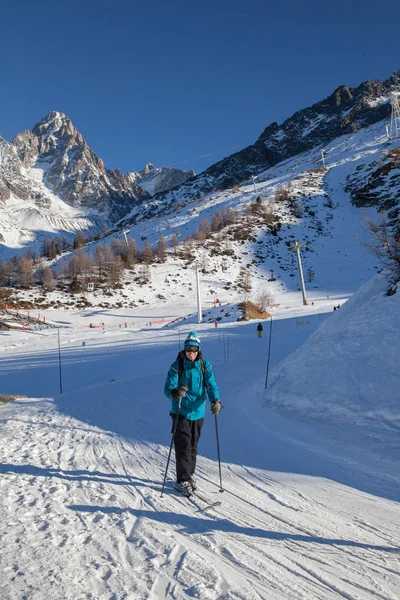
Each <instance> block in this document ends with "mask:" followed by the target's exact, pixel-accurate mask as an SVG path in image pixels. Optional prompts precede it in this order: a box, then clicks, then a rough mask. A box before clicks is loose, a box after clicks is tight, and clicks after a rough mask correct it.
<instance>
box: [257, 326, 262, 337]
mask: <svg viewBox="0 0 400 600" xmlns="http://www.w3.org/2000/svg"><path fill="white" fill-rule="evenodd" d="M262 332H263V326H262V325H261V323H259V324H258V325H257V334H258V337H262Z"/></svg>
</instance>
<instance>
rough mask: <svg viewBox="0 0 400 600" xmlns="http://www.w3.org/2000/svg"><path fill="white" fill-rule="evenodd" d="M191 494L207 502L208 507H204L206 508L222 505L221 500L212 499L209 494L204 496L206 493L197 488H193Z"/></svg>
mask: <svg viewBox="0 0 400 600" xmlns="http://www.w3.org/2000/svg"><path fill="white" fill-rule="evenodd" d="M191 496H194V497H195V498H198V499H199V500H201V501H202V502H204V503H205V504H206V507H205V508H204V510H208V509H209V508H215V507H216V506H221V501H220V500H210V498H207V496H204V494H202V493H201V492H198V491H197V490H193V492H192V494H191ZM189 497H190V496H189Z"/></svg>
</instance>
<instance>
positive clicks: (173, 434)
mask: <svg viewBox="0 0 400 600" xmlns="http://www.w3.org/2000/svg"><path fill="white" fill-rule="evenodd" d="M181 402H182V398H179V403H178V412H177V413H176V419H175V423H174V428H173V430H172V438H171V445H170V447H169V454H168V459H167V466H166V469H165V475H164V481H163V484H162V490H161V498H162V497H163V494H164V488H165V482H166V480H167V473H168V467H169V461H170V458H171V452H172V446H173V444H174V439H175V433H176V428H177V427H178V419H179V413H180V410H181Z"/></svg>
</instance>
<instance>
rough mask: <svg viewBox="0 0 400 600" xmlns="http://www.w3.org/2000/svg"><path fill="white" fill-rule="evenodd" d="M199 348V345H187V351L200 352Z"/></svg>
mask: <svg viewBox="0 0 400 600" xmlns="http://www.w3.org/2000/svg"><path fill="white" fill-rule="evenodd" d="M198 351H199V349H198V347H197V346H185V352H198Z"/></svg>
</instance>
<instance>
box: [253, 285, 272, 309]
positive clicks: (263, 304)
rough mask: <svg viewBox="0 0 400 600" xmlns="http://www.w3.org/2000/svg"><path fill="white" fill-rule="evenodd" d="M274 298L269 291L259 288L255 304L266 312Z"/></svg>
mask: <svg viewBox="0 0 400 600" xmlns="http://www.w3.org/2000/svg"><path fill="white" fill-rule="evenodd" d="M273 302H274V299H273V297H272V295H271V293H270V292H269V291H268V290H266V289H260V290H259V291H258V294H257V304H258V306H259V307H260V310H261V311H263V312H266V311H267V309H268V308H271V306H272V304H273Z"/></svg>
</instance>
